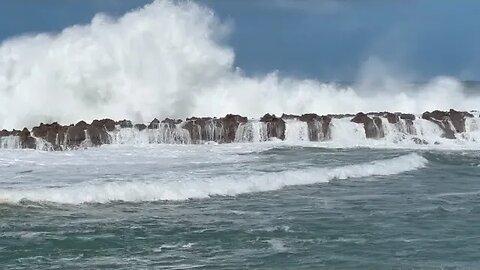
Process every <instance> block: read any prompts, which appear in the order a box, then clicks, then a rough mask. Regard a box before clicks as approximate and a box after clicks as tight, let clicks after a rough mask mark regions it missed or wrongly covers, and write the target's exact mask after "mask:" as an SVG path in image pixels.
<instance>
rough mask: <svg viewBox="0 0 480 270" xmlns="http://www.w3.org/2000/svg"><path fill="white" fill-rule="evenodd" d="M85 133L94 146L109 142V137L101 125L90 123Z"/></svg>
mask: <svg viewBox="0 0 480 270" xmlns="http://www.w3.org/2000/svg"><path fill="white" fill-rule="evenodd" d="M87 134H88V137H89V139H90V142H91V143H92V144H93V145H95V146H99V145H102V144H109V143H110V142H111V137H110V135H109V134H108V133H107V130H106V128H105V126H103V125H102V126H98V125H90V126H89V127H87Z"/></svg>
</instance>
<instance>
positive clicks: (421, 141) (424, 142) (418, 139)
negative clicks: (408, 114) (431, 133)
mask: <svg viewBox="0 0 480 270" xmlns="http://www.w3.org/2000/svg"><path fill="white" fill-rule="evenodd" d="M412 141H413V142H414V143H416V144H428V142H427V141H425V140H424V139H420V138H417V137H413V138H412Z"/></svg>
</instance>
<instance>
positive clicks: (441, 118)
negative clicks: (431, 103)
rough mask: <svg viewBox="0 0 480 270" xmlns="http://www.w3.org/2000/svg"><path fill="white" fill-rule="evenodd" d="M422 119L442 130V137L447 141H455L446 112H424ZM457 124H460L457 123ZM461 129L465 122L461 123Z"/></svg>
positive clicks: (451, 124)
mask: <svg viewBox="0 0 480 270" xmlns="http://www.w3.org/2000/svg"><path fill="white" fill-rule="evenodd" d="M422 118H423V119H425V120H428V121H430V122H433V123H435V124H437V126H439V127H440V128H441V129H442V130H443V134H442V137H444V138H447V139H455V138H456V137H455V130H454V129H455V127H453V123H452V121H451V119H450V114H449V113H448V112H442V111H438V110H435V111H433V112H424V113H423V114H422ZM457 124H460V123H458V122H457ZM463 126H464V127H463V129H465V122H463Z"/></svg>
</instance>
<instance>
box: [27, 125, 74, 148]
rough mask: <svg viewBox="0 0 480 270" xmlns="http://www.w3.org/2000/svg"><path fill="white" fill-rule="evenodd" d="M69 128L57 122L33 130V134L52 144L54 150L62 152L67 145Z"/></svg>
mask: <svg viewBox="0 0 480 270" xmlns="http://www.w3.org/2000/svg"><path fill="white" fill-rule="evenodd" d="M67 130H68V127H65V126H62V125H60V124H58V123H57V122H54V123H52V124H43V123H41V124H40V125H39V126H36V127H34V128H33V129H32V133H33V135H34V136H35V137H37V138H42V139H43V140H45V141H47V142H48V143H50V144H51V146H52V148H53V150H61V149H62V147H63V146H64V143H65V137H66V133H67Z"/></svg>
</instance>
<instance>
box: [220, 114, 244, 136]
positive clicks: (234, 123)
mask: <svg viewBox="0 0 480 270" xmlns="http://www.w3.org/2000/svg"><path fill="white" fill-rule="evenodd" d="M221 121H222V123H223V124H222V126H223V135H224V140H223V142H225V143H231V142H234V141H235V135H236V133H237V129H238V126H239V125H240V124H241V123H247V122H248V119H247V117H243V116H240V115H235V114H227V115H226V116H225V117H224V118H222V119H221Z"/></svg>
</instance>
